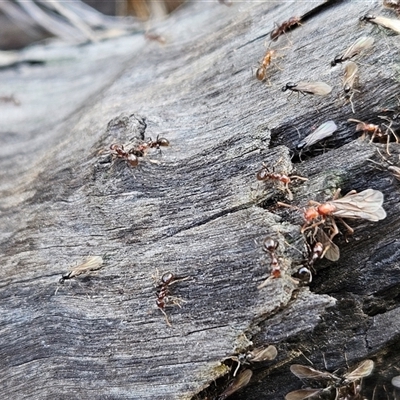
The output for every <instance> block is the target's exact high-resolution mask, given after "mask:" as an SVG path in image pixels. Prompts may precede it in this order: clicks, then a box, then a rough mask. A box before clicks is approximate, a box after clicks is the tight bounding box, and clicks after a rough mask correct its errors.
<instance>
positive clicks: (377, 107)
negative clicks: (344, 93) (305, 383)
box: [0, 1, 400, 399]
mask: <svg viewBox="0 0 400 400" xmlns="http://www.w3.org/2000/svg"><path fill="white" fill-rule="evenodd" d="M322 3H323V2H322V1H320V2H291V3H287V2H279V3H278V2H277V3H272V2H268V4H263V3H237V4H234V5H233V6H231V7H226V6H224V5H221V4H219V3H217V2H216V3H191V4H188V5H187V6H185V7H184V8H182V9H181V10H180V11H179V12H178V13H176V14H175V15H174V16H172V17H171V18H170V19H168V20H166V21H164V22H162V23H159V25H158V26H157V32H159V33H161V34H162V35H163V36H165V37H166V39H167V44H166V45H165V46H160V44H158V43H157V42H146V41H145V39H144V38H143V36H142V35H139V34H137V35H132V36H127V37H124V38H119V39H116V40H114V41H106V42H102V43H98V44H91V45H85V46H80V47H76V48H71V47H68V46H63V45H61V44H58V45H56V44H47V45H42V46H36V47H32V48H29V49H26V50H24V51H23V52H22V53H21V54H20V56H21V60H24V59H39V60H42V61H44V64H42V65H25V64H20V65H19V66H18V67H16V68H10V69H4V70H2V71H1V72H0V76H1V82H2V84H1V87H0V90H1V92H0V96H6V95H14V96H15V98H16V99H18V101H19V102H20V105H19V106H17V105H15V104H12V103H5V102H3V103H0V131H1V146H0V162H1V168H0V174H1V181H0V185H1V186H0V190H1V203H0V207H1V214H0V224H1V225H0V226H1V255H0V260H1V262H0V268H1V276H0V298H1V302H0V309H1V316H2V318H1V323H0V324H1V325H0V335H1V338H2V340H1V342H0V343H1V344H0V348H1V352H0V354H1V355H2V357H1V361H0V363H1V369H0V371H1V372H0V382H1V385H0V395H1V397H2V398H15V399H17V398H18V399H22V398H57V399H63V398H68V399H71V398H79V399H106V398H107V399H108V398H115V399H125V398H126V399H190V398H192V397H193V396H194V395H195V394H196V393H198V392H200V391H201V390H202V389H205V388H207V386H208V385H210V384H212V382H213V380H215V379H216V378H218V377H220V376H223V375H224V374H225V373H226V372H227V371H228V367H227V366H225V365H223V364H221V362H222V361H223V360H224V359H226V358H227V357H229V356H231V355H233V354H234V353H235V352H238V351H244V350H245V349H246V346H248V344H249V342H248V341H247V340H246V339H245V337H244V335H246V336H247V339H248V340H252V341H253V342H254V343H255V344H256V345H266V344H270V343H273V344H275V346H276V347H277V348H278V351H279V354H278V358H277V361H276V362H274V363H271V364H269V368H268V369H261V370H257V371H256V372H255V374H254V378H255V379H254V380H253V381H252V382H251V384H250V385H249V386H248V387H247V388H246V389H245V390H244V391H243V392H242V394H237V395H236V397H235V396H233V398H237V399H239V398H240V399H245V398H247V399H260V398H263V399H264V398H265V399H279V398H283V396H284V395H285V393H287V392H289V391H290V390H294V389H296V388H300V387H301V382H300V381H299V380H298V379H297V378H295V377H294V376H292V375H291V374H290V372H289V365H290V364H291V363H294V362H296V363H304V364H306V363H307V361H306V359H305V358H304V357H302V356H301V352H300V351H302V352H303V353H304V354H305V355H306V356H307V357H308V358H310V359H311V360H313V361H314V362H315V365H316V367H317V368H324V367H323V354H324V355H325V358H326V362H327V367H328V368H330V370H333V369H335V368H337V367H343V366H345V355H346V356H347V358H348V362H349V364H350V365H354V364H355V363H356V362H358V361H359V360H361V359H365V358H372V359H373V360H374V361H376V362H377V367H376V371H375V373H374V376H373V377H371V378H370V380H367V388H366V389H367V397H368V396H369V397H368V398H371V397H372V395H371V393H372V390H373V388H374V386H375V384H376V385H378V388H377V393H379V396H386V395H385V392H384V389H383V386H385V387H386V389H387V391H388V392H389V395H390V396H392V397H393V398H395V394H392V391H393V389H392V388H391V387H390V383H389V381H390V378H391V376H393V375H395V374H398V371H397V373H396V363H397V365H399V364H398V362H399V357H400V356H399V354H400V353H399V348H400V345H399V335H400V328H399V324H398V322H399V320H400V315H399V307H398V305H399V293H400V265H399V260H398V258H399V257H398V254H399V249H400V247H399V240H398V236H399V230H400V226H399V225H400V220H399V201H398V199H399V183H398V182H397V181H395V179H394V178H393V177H392V175H391V174H390V173H389V172H388V171H387V170H386V169H384V168H378V167H377V166H376V165H375V164H373V163H371V162H370V161H368V159H370V158H373V159H374V160H376V161H379V160H381V158H380V156H379V154H377V148H380V149H381V151H382V153H383V154H384V146H379V145H376V144H370V143H368V140H364V141H362V140H359V139H358V137H359V134H358V133H355V129H354V124H348V123H347V122H346V121H347V119H348V118H359V119H361V120H366V121H369V122H378V121H379V119H378V118H377V116H378V115H382V108H390V107H395V106H396V104H397V103H396V95H398V93H399V84H398V80H399V46H398V44H399V37H398V36H393V35H386V33H385V32H382V31H380V30H378V29H377V28H374V27H373V26H371V25H363V24H360V23H359V22H358V17H359V16H360V15H363V14H365V13H366V12H367V11H370V10H377V11H378V12H381V13H384V12H385V11H382V10H381V9H380V2H378V1H370V2H368V3H367V2H365V3H360V2H350V1H347V2H346V1H342V2H341V1H338V2H334V4H332V5H331V6H330V7H327V8H326V9H323V10H321V11H320V12H318V13H316V14H315V15H314V16H313V17H312V18H310V19H309V20H307V21H306V22H305V23H304V24H303V25H302V26H300V27H298V28H297V29H295V30H294V31H293V32H291V33H289V34H288V35H286V36H285V37H283V38H280V39H279V41H278V42H277V43H276V44H274V47H275V48H278V49H281V50H280V53H281V54H283V55H284V57H282V58H280V59H279V60H278V61H277V62H278V64H279V68H278V67H274V68H272V69H271V72H270V77H269V79H270V84H271V86H266V85H265V84H264V83H260V82H259V81H257V80H256V79H255V78H254V71H255V68H254V67H255V66H257V63H258V61H259V60H260V59H261V58H262V56H263V54H264V52H265V50H266V48H265V45H264V39H263V38H260V39H257V40H254V39H255V38H258V37H260V36H261V35H263V34H266V33H267V32H269V31H270V30H271V29H272V28H273V22H274V21H277V22H282V21H283V20H287V19H288V18H289V17H291V16H293V15H302V14H304V13H305V12H307V11H309V10H311V9H312V8H313V7H316V6H318V5H319V4H322ZM386 13H387V12H386ZM362 35H372V36H373V37H374V38H375V41H376V44H375V46H374V48H373V50H371V51H370V52H369V53H368V55H366V56H364V57H361V58H360V90H361V93H359V94H356V95H355V97H354V103H355V110H356V113H355V114H354V115H353V114H352V112H351V108H350V105H349V104H345V102H344V101H343V99H342V98H341V82H342V69H341V67H336V68H331V67H330V65H329V62H330V61H331V59H333V57H334V56H335V55H337V54H338V53H340V52H341V51H343V50H344V49H346V48H347V47H348V46H349V45H350V44H351V43H352V42H354V40H355V39H356V38H358V37H360V36H362ZM301 80H311V81H312V80H316V81H318V80H322V81H325V82H327V83H329V84H331V85H332V86H333V87H334V89H333V92H332V93H331V95H329V96H327V97H319V98H317V97H312V96H306V97H300V98H298V99H297V96H296V95H292V96H291V97H290V98H288V95H287V94H286V93H282V92H281V87H282V86H283V85H284V84H285V83H286V82H288V81H295V82H296V81H301ZM385 115H391V114H390V113H389V114H385ZM328 119H333V120H335V121H336V123H337V124H338V126H339V130H338V132H337V133H336V134H335V136H334V138H333V139H330V140H329V142H328V143H329V144H330V146H328V148H327V149H326V150H325V152H323V153H314V155H315V157H312V158H308V159H305V161H304V162H302V163H299V164H295V165H292V164H291V161H290V154H291V153H290V149H293V148H294V147H295V145H296V143H298V140H299V133H298V132H297V130H296V129H295V127H296V128H298V130H299V132H300V135H301V137H304V136H306V135H307V134H308V133H309V132H311V128H312V126H317V125H318V124H320V123H322V122H324V121H326V120H328ZM143 135H144V137H146V138H148V137H153V138H155V137H156V136H157V135H160V136H162V137H166V138H168V140H170V142H171V146H170V147H169V148H165V149H163V150H162V154H161V155H159V154H158V153H157V152H156V151H155V152H154V153H152V154H151V155H149V157H148V159H147V160H143V161H142V162H141V163H140V165H139V166H138V167H137V168H131V167H128V166H127V164H126V163H125V162H124V161H123V160H114V161H112V160H111V156H110V155H109V153H108V150H107V149H108V148H109V146H110V144H112V143H127V142H129V140H131V139H135V138H136V139H137V138H141V137H143ZM391 151H392V154H393V156H392V158H391V160H392V161H393V162H396V161H398V155H399V154H400V151H399V148H398V146H397V145H396V144H392V145H391ZM151 160H152V161H158V163H154V162H151ZM262 162H265V163H267V164H268V165H270V166H271V167H274V166H275V167H276V169H277V170H279V171H282V172H286V173H290V172H292V171H294V167H296V168H295V170H296V171H295V172H296V173H297V174H299V175H302V176H306V177H308V178H309V181H307V182H305V183H301V184H295V185H294V187H293V192H294V195H295V200H294V202H293V204H296V205H298V206H304V205H306V203H307V201H308V200H309V199H314V200H320V201H323V200H326V199H328V198H329V197H330V196H331V194H332V192H333V191H334V190H335V189H336V188H337V187H341V188H342V189H343V191H344V192H347V191H349V190H351V189H356V190H360V191H361V190H363V189H366V188H368V187H372V188H375V189H379V190H381V191H383V192H384V195H385V202H384V208H385V209H386V211H387V214H388V217H387V218H386V219H385V220H384V221H380V222H379V223H369V222H363V221H361V222H357V223H353V224H352V226H354V227H355V228H356V232H355V235H354V236H353V237H351V238H349V242H348V243H346V241H345V240H344V238H343V237H338V244H339V245H340V248H341V258H340V260H339V261H338V262H337V263H335V264H334V263H331V262H327V261H322V262H321V263H319V268H321V270H319V271H318V274H317V276H316V277H315V279H314V282H313V284H312V285H311V290H310V289H309V288H308V287H302V288H299V287H298V286H296V285H295V284H294V283H293V281H292V280H291V279H290V274H291V273H294V272H295V271H296V270H297V268H298V265H299V264H300V262H301V259H302V254H301V252H302V251H303V250H304V243H303V240H302V237H301V235H300V232H299V226H300V225H301V224H302V219H301V214H300V213H298V212H295V211H293V210H291V211H288V210H286V209H285V210H279V209H277V208H276V207H274V204H275V201H276V200H281V201H285V195H284V193H283V192H282V191H280V190H279V188H277V186H275V185H264V184H258V183H257V182H256V180H255V174H256V172H257V171H258V169H259V168H260V166H261V164H262ZM379 162H380V161H379ZM383 165H384V164H383ZM386 166H387V165H386ZM266 235H273V236H274V237H276V238H277V239H278V240H279V242H280V247H279V252H278V254H279V257H280V260H281V262H282V264H283V265H285V266H286V267H287V269H288V271H287V275H286V276H285V277H284V278H282V279H276V280H274V281H272V282H271V283H270V284H269V285H267V286H266V287H265V288H264V289H262V290H257V285H258V284H260V283H261V282H263V280H264V279H265V278H266V277H267V276H268V274H269V266H268V263H269V260H268V257H267V255H266V254H265V253H264V252H263V251H262V249H261V243H262V240H263V238H264V237H265V236H266ZM296 249H297V250H296ZM89 255H101V256H103V258H104V260H105V262H104V267H103V268H102V269H101V270H100V271H98V272H97V273H96V274H92V275H90V276H88V277H80V278H77V279H76V280H72V281H70V282H69V281H67V282H65V284H64V285H63V286H61V285H59V284H58V280H59V278H60V277H61V275H62V274H63V273H65V272H67V270H68V269H69V268H70V267H73V266H74V265H76V264H77V263H79V262H81V261H82V260H83V259H84V258H85V257H87V256H89ZM157 271H159V272H160V273H163V272H166V271H171V272H173V273H176V274H177V275H180V276H189V277H190V279H188V280H186V281H183V282H179V283H176V284H175V285H174V286H173V287H172V291H173V294H174V295H176V296H179V297H181V298H182V299H183V300H184V301H185V302H184V303H183V304H182V308H178V307H174V308H170V309H168V311H167V312H168V315H169V316H170V318H171V321H172V327H169V326H167V324H166V323H165V320H164V318H163V315H162V314H161V312H160V311H159V310H158V309H157V307H156V306H155V299H156V288H155V286H154V280H153V278H152V276H153V275H155V274H156V273H157ZM329 307H330V308H329ZM397 368H398V367H397ZM227 379H228V378H226V380H225V381H221V382H220V383H219V387H218V388H213V389H210V391H209V392H208V394H204V395H202V396H201V398H207V397H208V398H215V397H216V396H217V393H218V391H219V393H221V391H223V388H224V385H226V383H227ZM376 398H385V397H376Z"/></svg>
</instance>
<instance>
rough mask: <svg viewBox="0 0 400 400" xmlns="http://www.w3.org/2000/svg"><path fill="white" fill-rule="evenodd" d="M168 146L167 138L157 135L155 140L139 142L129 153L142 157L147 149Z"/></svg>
mask: <svg viewBox="0 0 400 400" xmlns="http://www.w3.org/2000/svg"><path fill="white" fill-rule="evenodd" d="M161 146H162V147H168V146H169V140H168V139H165V138H159V137H158V136H157V139H156V140H153V139H151V138H150V139H149V140H148V141H147V142H144V143H142V144H139V145H138V146H136V147H134V148H133V149H131V150H130V151H129V153H130V154H134V155H135V156H136V157H144V156H145V155H146V154H147V152H148V150H149V149H154V148H156V149H160V147H161Z"/></svg>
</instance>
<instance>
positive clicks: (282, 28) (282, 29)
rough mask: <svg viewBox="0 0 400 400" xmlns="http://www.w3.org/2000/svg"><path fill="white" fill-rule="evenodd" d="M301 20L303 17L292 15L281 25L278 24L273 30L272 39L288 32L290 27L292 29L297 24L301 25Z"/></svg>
mask: <svg viewBox="0 0 400 400" xmlns="http://www.w3.org/2000/svg"><path fill="white" fill-rule="evenodd" d="M300 21H301V17H291V18H289V19H288V20H287V21H284V22H282V23H281V24H280V25H278V24H276V28H275V29H274V30H273V31H272V32H271V35H270V36H271V39H272V40H277V39H278V38H279V36H281V35H283V34H284V33H286V32H287V31H288V30H289V29H292V28H293V27H294V26H295V25H301V24H300Z"/></svg>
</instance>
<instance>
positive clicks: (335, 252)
mask: <svg viewBox="0 0 400 400" xmlns="http://www.w3.org/2000/svg"><path fill="white" fill-rule="evenodd" d="M315 238H316V239H317V240H318V241H319V242H321V243H322V244H323V246H324V257H325V258H326V259H328V260H330V261H337V260H339V258H340V250H339V247H338V246H336V244H335V243H333V242H332V240H330V239H329V236H328V235H327V234H326V233H325V232H324V231H323V230H322V229H321V228H320V229H318V230H317V233H316V235H315Z"/></svg>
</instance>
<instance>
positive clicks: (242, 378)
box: [218, 369, 253, 400]
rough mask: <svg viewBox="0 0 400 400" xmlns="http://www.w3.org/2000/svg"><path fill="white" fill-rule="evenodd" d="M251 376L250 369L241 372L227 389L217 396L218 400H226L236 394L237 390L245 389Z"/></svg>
mask: <svg viewBox="0 0 400 400" xmlns="http://www.w3.org/2000/svg"><path fill="white" fill-rule="evenodd" d="M252 375H253V372H252V371H251V370H250V369H245V370H244V371H242V372H241V373H240V374H239V375H238V376H237V377H236V378H235V380H234V381H233V382H232V383H231V384H230V385H229V386H228V388H227V389H226V390H225V391H224V392H223V393H222V394H221V395H220V396H219V398H218V399H219V400H223V399H226V398H227V397H229V396H230V395H232V394H233V393H235V392H237V391H238V390H239V389H241V388H243V387H245V386H246V385H247V384H248V383H249V382H250V379H251V377H252Z"/></svg>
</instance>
